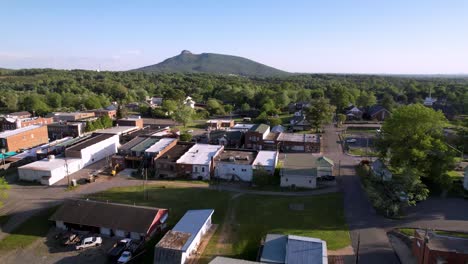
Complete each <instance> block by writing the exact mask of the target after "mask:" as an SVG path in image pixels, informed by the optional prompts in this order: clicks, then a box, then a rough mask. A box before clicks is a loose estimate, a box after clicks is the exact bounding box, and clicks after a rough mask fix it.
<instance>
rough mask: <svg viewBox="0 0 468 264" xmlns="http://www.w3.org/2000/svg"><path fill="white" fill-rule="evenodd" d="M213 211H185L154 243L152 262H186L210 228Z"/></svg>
mask: <svg viewBox="0 0 468 264" xmlns="http://www.w3.org/2000/svg"><path fill="white" fill-rule="evenodd" d="M213 213H214V210H213V209H206V210H189V211H187V212H186V213H185V215H184V216H183V217H182V218H181V219H180V220H179V222H178V223H177V224H176V225H175V226H174V228H173V229H172V230H170V231H169V232H167V233H166V235H164V237H163V238H162V239H161V240H160V241H159V243H158V244H157V245H156V247H155V250H154V263H171V264H172V263H180V264H184V263H188V260H189V258H190V257H191V256H192V255H195V254H196V253H197V249H198V246H199V245H200V241H201V239H202V238H203V236H204V235H205V234H206V233H207V232H208V230H209V229H210V227H211V216H212V215H213Z"/></svg>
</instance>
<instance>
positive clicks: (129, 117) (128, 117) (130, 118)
mask: <svg viewBox="0 0 468 264" xmlns="http://www.w3.org/2000/svg"><path fill="white" fill-rule="evenodd" d="M140 119H141V116H127V117H124V118H120V119H119V120H117V121H120V120H130V121H135V120H140Z"/></svg>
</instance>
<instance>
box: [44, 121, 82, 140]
mask: <svg viewBox="0 0 468 264" xmlns="http://www.w3.org/2000/svg"><path fill="white" fill-rule="evenodd" d="M85 128H86V123H85V122H65V123H53V124H48V125H47V131H48V134H49V138H50V139H51V140H52V139H53V140H55V139H61V138H64V137H81V136H82V135H83V133H84V132H85Z"/></svg>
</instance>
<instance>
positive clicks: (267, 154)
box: [252, 150, 278, 167]
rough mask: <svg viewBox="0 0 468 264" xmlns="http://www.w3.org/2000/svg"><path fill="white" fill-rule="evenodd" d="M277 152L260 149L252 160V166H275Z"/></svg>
mask: <svg viewBox="0 0 468 264" xmlns="http://www.w3.org/2000/svg"><path fill="white" fill-rule="evenodd" d="M277 155H278V153H277V152H276V151H269V150H260V151H259V152H258V154H257V157H256V158H255V160H254V162H253V164H252V165H253V166H258V165H261V166H268V167H270V166H273V167H274V166H275V165H276V156H277Z"/></svg>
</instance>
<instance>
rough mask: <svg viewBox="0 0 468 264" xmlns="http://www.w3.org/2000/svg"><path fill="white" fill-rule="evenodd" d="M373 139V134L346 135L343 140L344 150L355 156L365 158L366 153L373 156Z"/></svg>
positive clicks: (356, 133) (357, 133) (355, 133)
mask: <svg viewBox="0 0 468 264" xmlns="http://www.w3.org/2000/svg"><path fill="white" fill-rule="evenodd" d="M375 137H376V135H375V133H364V132H361V133H359V132H353V133H352V134H346V136H345V138H344V139H345V146H346V150H347V152H348V153H349V154H352V155H356V156H365V155H366V153H367V155H371V156H374V154H375V149H374V143H375Z"/></svg>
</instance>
